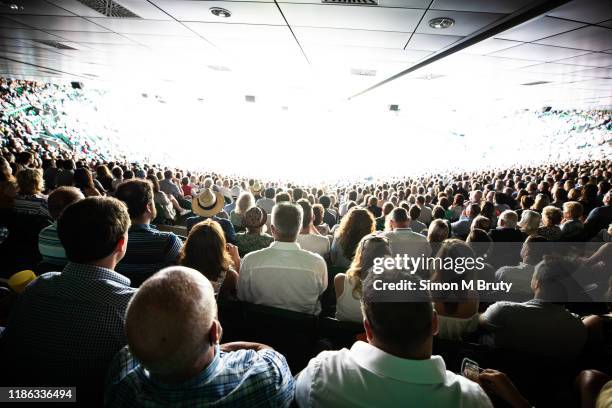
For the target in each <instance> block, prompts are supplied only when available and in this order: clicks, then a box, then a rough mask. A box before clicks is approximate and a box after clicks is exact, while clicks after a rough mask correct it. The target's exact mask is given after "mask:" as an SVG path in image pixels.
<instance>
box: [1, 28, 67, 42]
mask: <svg viewBox="0 0 612 408" xmlns="http://www.w3.org/2000/svg"><path fill="white" fill-rule="evenodd" d="M0 36H2V37H7V38H20V39H25V40H47V41H60V40H62V38H60V37H58V36H55V35H52V34H49V33H46V32H44V31H40V30H22V29H3V30H0Z"/></svg>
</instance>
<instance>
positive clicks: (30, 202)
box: [13, 168, 51, 219]
mask: <svg viewBox="0 0 612 408" xmlns="http://www.w3.org/2000/svg"><path fill="white" fill-rule="evenodd" d="M17 187H18V189H19V193H18V194H17V196H16V197H15V200H14V204H13V211H15V212H16V213H18V214H26V215H39V216H43V217H47V218H49V219H51V214H49V204H48V202H47V196H45V195H44V194H43V193H42V191H43V190H44V188H45V186H44V184H43V179H42V173H41V172H40V170H36V169H28V168H26V169H23V170H21V171H20V172H19V173H17Z"/></svg>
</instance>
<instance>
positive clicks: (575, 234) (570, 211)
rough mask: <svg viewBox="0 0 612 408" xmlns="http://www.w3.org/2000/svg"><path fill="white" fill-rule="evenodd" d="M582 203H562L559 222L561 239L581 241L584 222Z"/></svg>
mask: <svg viewBox="0 0 612 408" xmlns="http://www.w3.org/2000/svg"><path fill="white" fill-rule="evenodd" d="M581 218H582V204H580V203H579V202H578V201H568V202H566V203H564V204H563V220H562V222H561V225H560V227H561V239H562V240H564V241H573V240H575V241H582V235H583V234H582V233H583V231H584V224H582V221H581Z"/></svg>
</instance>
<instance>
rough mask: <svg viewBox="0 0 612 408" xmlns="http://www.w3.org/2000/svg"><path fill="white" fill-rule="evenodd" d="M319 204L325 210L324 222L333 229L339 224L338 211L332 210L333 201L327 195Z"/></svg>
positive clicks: (320, 199)
mask: <svg viewBox="0 0 612 408" xmlns="http://www.w3.org/2000/svg"><path fill="white" fill-rule="evenodd" d="M319 203H320V204H321V205H322V206H323V208H324V209H325V213H324V214H323V222H324V223H326V224H327V225H329V228H333V227H334V225H336V224H337V223H338V213H337V212H336V210H334V209H333V208H331V199H330V198H329V197H328V196H326V195H322V196H321V197H319Z"/></svg>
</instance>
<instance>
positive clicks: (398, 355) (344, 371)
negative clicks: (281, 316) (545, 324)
mask: <svg viewBox="0 0 612 408" xmlns="http://www.w3.org/2000/svg"><path fill="white" fill-rule="evenodd" d="M400 279H406V280H409V281H413V282H415V284H417V285H418V283H416V282H417V281H416V278H415V277H414V276H412V275H410V274H408V273H405V272H400V271H396V270H389V271H385V272H383V274H381V275H374V274H369V275H368V277H367V278H366V279H365V281H364V283H363V297H362V300H361V302H362V307H363V315H364V319H363V323H364V327H365V331H366V337H367V343H366V342H362V341H357V342H356V343H355V344H353V346H352V347H351V349H350V350H347V349H342V350H339V351H324V352H322V353H321V354H319V355H318V356H317V357H315V358H313V359H312V360H310V363H308V366H307V367H306V368H305V369H304V370H302V372H300V374H299V375H298V377H297V380H296V391H295V399H296V402H297V405H298V407H340V406H350V407H372V406H379V405H381V403H382V402H384V405H385V406H404V405H406V404H407V401H409V405H411V406H415V407H435V406H439V407H492V405H491V401H490V400H489V398H488V397H487V395H486V394H485V392H484V391H483V390H482V388H480V386H479V385H478V384H476V383H475V382H472V381H470V380H468V379H467V378H465V377H462V376H460V375H456V374H454V373H452V372H450V371H447V370H446V366H445V364H444V360H443V359H442V357H440V356H432V344H433V336H434V335H435V334H436V333H437V331H438V318H437V315H436V313H435V312H434V311H433V308H432V304H431V299H430V298H429V297H428V296H426V295H425V292H416V291H415V292H410V295H411V296H413V298H412V299H410V301H409V302H401V303H400V302H386V301H380V300H379V299H381V294H380V291H377V290H375V289H374V282H375V281H378V280H383V282H398V281H400ZM417 296H418V297H417ZM383 298H384V297H383Z"/></svg>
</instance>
